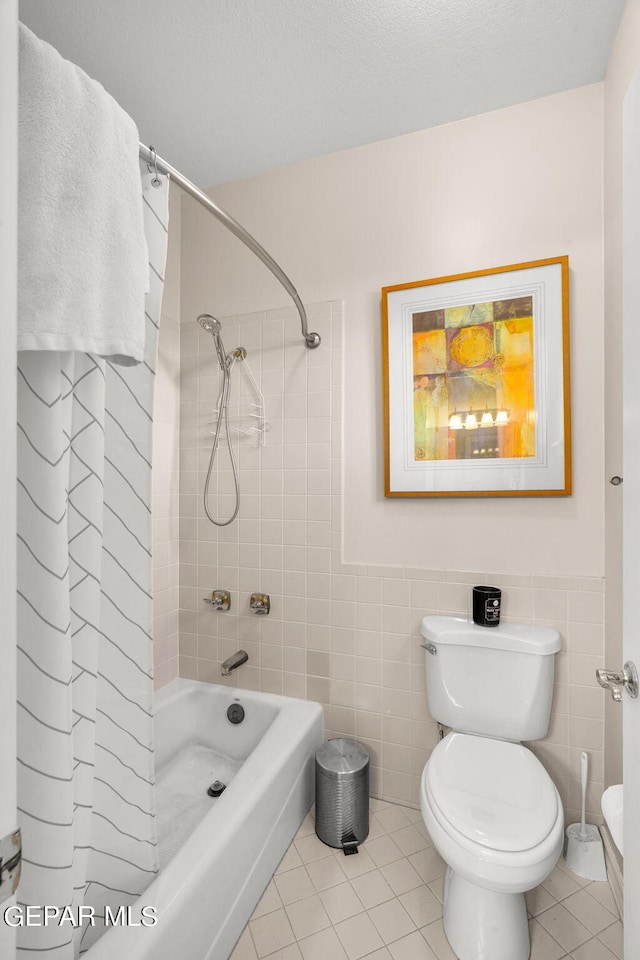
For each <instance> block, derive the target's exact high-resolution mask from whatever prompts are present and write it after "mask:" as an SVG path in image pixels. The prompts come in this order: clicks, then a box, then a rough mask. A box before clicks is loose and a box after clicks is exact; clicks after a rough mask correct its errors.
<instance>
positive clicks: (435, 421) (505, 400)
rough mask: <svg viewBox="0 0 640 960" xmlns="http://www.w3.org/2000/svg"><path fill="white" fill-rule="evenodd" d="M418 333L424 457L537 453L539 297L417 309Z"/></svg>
mask: <svg viewBox="0 0 640 960" xmlns="http://www.w3.org/2000/svg"><path fill="white" fill-rule="evenodd" d="M412 336H413V389H414V394H413V395H414V441H415V442H414V446H415V451H414V452H415V459H416V460H467V459H473V458H480V457H482V458H493V459H497V458H504V457H509V458H511V457H533V456H535V376H534V340H533V338H534V326H533V298H532V297H531V296H528V297H516V298H513V299H508V300H496V301H492V302H489V303H470V304H464V305H463V306H456V307H448V308H445V309H443V310H429V311H422V312H417V313H414V314H413V316H412ZM454 417H455V418H457V419H455V420H453V421H452V418H454ZM469 418H471V419H470V420H469ZM452 422H453V425H454V426H453V429H452V428H451V423H452ZM465 422H469V424H477V426H475V425H474V426H472V427H471V426H468V427H467V426H465Z"/></svg>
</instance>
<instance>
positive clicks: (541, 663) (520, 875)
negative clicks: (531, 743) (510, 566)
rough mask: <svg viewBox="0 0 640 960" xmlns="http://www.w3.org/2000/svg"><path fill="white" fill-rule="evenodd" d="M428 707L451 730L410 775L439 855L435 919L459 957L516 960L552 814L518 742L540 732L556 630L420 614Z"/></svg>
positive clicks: (554, 798) (556, 825) (552, 828)
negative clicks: (439, 911) (439, 902)
mask: <svg viewBox="0 0 640 960" xmlns="http://www.w3.org/2000/svg"><path fill="white" fill-rule="evenodd" d="M421 633H422V636H423V637H424V641H423V644H422V645H423V647H424V649H425V666H426V677H427V701H428V706H429V712H430V714H431V716H432V717H433V718H434V720H437V721H439V722H440V723H441V724H443V725H444V726H446V727H450V728H451V732H450V733H448V734H447V736H446V737H444V739H443V740H441V741H440V743H439V744H438V746H437V747H436V748H435V749H434V750H433V752H432V754H431V756H430V758H429V760H428V762H427V765H426V766H425V768H424V772H423V774H422V781H421V788H420V807H421V810H422V816H423V818H424V822H425V825H426V827H427V830H428V831H429V835H430V837H431V840H432V842H433V845H434V847H435V848H436V850H437V851H438V853H439V854H440V856H441V857H442V859H443V860H444V861H445V863H446V864H447V871H446V875H445V881H444V897H443V923H444V930H445V933H446V936H447V939H448V941H449V943H450V945H451V948H452V949H453V951H454V953H455V954H456V955H457V956H458V957H459V960H528V958H529V954H530V942H529V927H528V923H527V910H526V906H525V901H524V894H525V892H526V891H527V890H532V889H533V888H534V887H536V886H538V884H539V883H541V882H542V881H543V880H544V879H545V878H546V877H548V876H549V874H550V873H551V871H552V870H553V868H554V866H555V864H556V862H557V860H558V857H559V856H560V853H561V851H562V844H563V838H564V812H563V809H562V801H561V799H560V795H559V794H558V791H557V789H556V787H555V785H554V783H553V781H552V780H551V778H550V777H549V775H548V773H547V772H546V770H545V769H544V767H543V766H542V764H541V763H540V761H539V760H538V759H537V758H536V757H535V756H534V754H533V753H532V752H531V751H530V750H528V749H527V748H526V747H525V746H523V745H522V743H521V742H520V741H523V740H539V739H542V738H543V737H545V736H546V734H547V731H548V729H549V718H550V715H551V702H552V698H553V678H554V659H555V654H556V653H557V652H558V651H559V650H560V635H559V633H558V632H557V631H556V630H552V629H549V628H546V627H534V626H529V625H526V624H508V623H505V624H500V626H498V627H479V626H476V624H474V623H472V622H470V621H468V620H464V619H462V618H458V617H425V618H424V619H423V621H422V628H421Z"/></svg>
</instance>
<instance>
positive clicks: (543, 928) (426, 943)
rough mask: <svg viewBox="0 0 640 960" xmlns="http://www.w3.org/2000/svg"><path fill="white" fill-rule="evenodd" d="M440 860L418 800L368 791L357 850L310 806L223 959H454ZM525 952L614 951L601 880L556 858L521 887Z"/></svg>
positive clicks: (548, 956) (592, 959) (596, 958)
mask: <svg viewBox="0 0 640 960" xmlns="http://www.w3.org/2000/svg"><path fill="white" fill-rule="evenodd" d="M443 875H444V863H443V861H442V860H441V859H440V857H439V856H438V854H437V853H436V851H435V850H434V849H433V847H432V846H431V843H430V841H429V838H428V834H427V831H426V829H425V826H424V824H423V822H422V816H421V814H420V811H419V810H412V809H409V808H408V807H401V806H398V805H396V804H392V803H386V802H385V801H382V800H372V801H371V818H370V833H369V838H368V839H367V841H366V843H365V844H364V845H363V846H362V847H361V848H360V852H359V853H358V855H357V856H352V857H345V856H344V854H343V853H342V851H336V850H333V849H332V848H331V847H327V846H325V844H323V843H321V841H320V840H318V838H317V837H316V834H315V828H314V823H313V816H312V814H310V815H309V816H308V817H307V818H306V820H305V821H304V823H303V824H302V826H301V828H300V830H299V831H298V834H297V836H296V838H295V840H294V841H293V843H292V844H291V846H290V847H289V850H288V851H287V853H286V854H285V856H284V858H283V860H282V862H281V864H280V866H279V867H278V870H277V871H276V874H275V876H274V878H273V880H272V881H271V883H270V884H269V886H268V887H267V889H266V891H265V893H264V896H263V897H262V900H261V901H260V903H259V904H258V906H257V907H256V909H255V911H254V913H253V916H252V918H251V920H250V921H249V923H248V924H247V926H246V928H245V930H244V932H243V934H242V936H241V937H240V940H239V941H238V943H237V945H236V947H235V950H234V951H233V953H232V955H231V958H230V960H362V958H366V960H456V957H455V954H454V953H453V952H452V950H451V948H450V947H449V944H448V942H447V939H446V937H445V935H444V930H443V927H442V902H441V900H442V882H443ZM527 906H528V909H529V915H530V921H529V925H530V929H531V960H622V924H621V922H620V920H619V918H618V914H617V911H616V907H615V904H614V901H613V897H612V896H611V891H610V889H609V886H608V884H607V883H591V882H589V881H588V880H582V879H581V878H580V877H576V876H574V874H571V873H569V872H568V871H567V870H566V868H565V867H564V865H563V862H562V860H560V862H559V863H558V866H557V867H556V868H555V870H554V872H553V873H552V874H551V876H550V877H549V878H548V879H547V880H545V882H544V883H543V884H542V885H541V886H539V887H537V888H536V889H535V890H532V891H531V893H530V894H528V895H527Z"/></svg>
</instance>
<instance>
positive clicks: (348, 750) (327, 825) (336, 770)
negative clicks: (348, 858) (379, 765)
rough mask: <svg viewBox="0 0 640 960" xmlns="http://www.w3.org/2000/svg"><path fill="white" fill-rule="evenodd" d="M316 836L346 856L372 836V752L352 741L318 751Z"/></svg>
mask: <svg viewBox="0 0 640 960" xmlns="http://www.w3.org/2000/svg"><path fill="white" fill-rule="evenodd" d="M316 833H317V835H318V836H319V837H320V839H321V840H322V842H323V843H327V844H328V845H329V846H330V847H338V848H342V850H344V852H345V854H347V853H357V852H358V845H359V844H360V843H363V842H364V841H365V840H366V839H367V836H368V834H369V751H368V750H367V748H366V747H363V745H362V744H361V743H358V742H357V741H356V740H352V739H351V738H350V737H337V738H336V739H335V740H327V741H326V743H323V745H322V746H321V747H319V748H318V750H317V751H316Z"/></svg>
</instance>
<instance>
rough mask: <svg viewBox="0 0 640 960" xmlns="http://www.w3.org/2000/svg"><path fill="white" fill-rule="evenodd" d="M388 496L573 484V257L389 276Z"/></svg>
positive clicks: (552, 490) (511, 491) (385, 320)
mask: <svg viewBox="0 0 640 960" xmlns="http://www.w3.org/2000/svg"><path fill="white" fill-rule="evenodd" d="M382 365H383V421H384V492H385V496H386V497H565V496H570V495H571V402H570V344H569V258H568V257H567V256H563V257H553V258H549V259H545V260H534V261H530V262H527V263H515V264H510V265H508V266H503V267H493V268H491V269H488V270H476V271H474V272H472V273H461V274H455V275H452V276H447V277H437V278H435V279H432V280H418V281H414V282H412V283H402V284H396V285H394V286H388V287H383V288H382Z"/></svg>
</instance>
